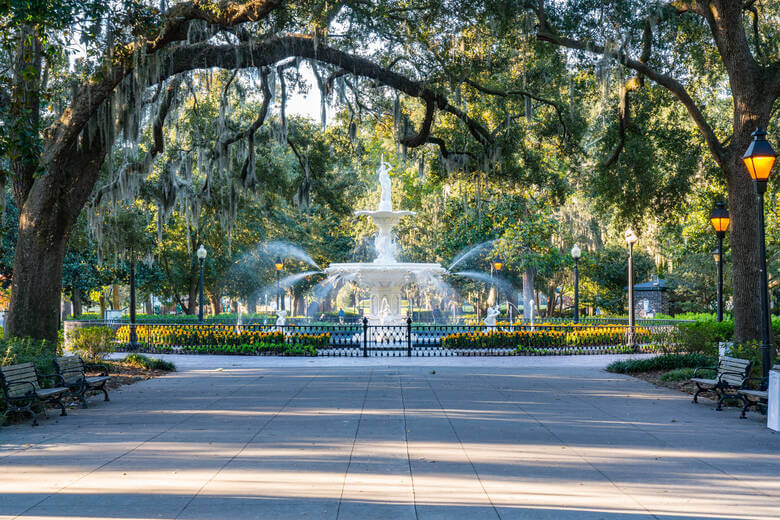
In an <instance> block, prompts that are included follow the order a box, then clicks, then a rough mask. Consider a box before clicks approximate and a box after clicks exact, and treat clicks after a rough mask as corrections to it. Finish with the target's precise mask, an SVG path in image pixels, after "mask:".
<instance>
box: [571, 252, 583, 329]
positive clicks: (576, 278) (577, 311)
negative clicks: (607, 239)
mask: <svg viewBox="0 0 780 520" xmlns="http://www.w3.org/2000/svg"><path fill="white" fill-rule="evenodd" d="M580 256H582V250H581V249H580V246H578V245H577V244H574V247H572V248H571V257H572V258H573V259H574V323H579V322H580V273H579V271H578V269H577V264H579V261H580Z"/></svg>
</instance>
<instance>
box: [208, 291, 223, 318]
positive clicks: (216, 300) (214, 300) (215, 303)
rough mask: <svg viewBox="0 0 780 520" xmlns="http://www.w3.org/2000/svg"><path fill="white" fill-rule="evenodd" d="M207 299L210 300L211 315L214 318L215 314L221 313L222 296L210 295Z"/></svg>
mask: <svg viewBox="0 0 780 520" xmlns="http://www.w3.org/2000/svg"><path fill="white" fill-rule="evenodd" d="M209 299H210V300H211V315H212V316H216V315H217V314H221V313H222V305H221V304H222V295H221V294H211V295H210V296H209Z"/></svg>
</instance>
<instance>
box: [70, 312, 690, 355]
mask: <svg viewBox="0 0 780 520" xmlns="http://www.w3.org/2000/svg"><path fill="white" fill-rule="evenodd" d="M681 323H687V322H683V321H680V320H638V321H637V324H636V325H635V326H634V327H633V329H632V328H630V327H629V326H628V325H627V324H625V323H621V322H620V321H618V320H612V322H609V321H607V320H603V321H595V322H585V323H578V324H573V323H570V322H567V323H551V322H545V323H535V324H531V323H519V322H518V323H515V324H513V325H506V324H499V325H497V326H494V327H488V326H485V325H443V324H442V325H439V324H419V323H413V322H411V320H407V322H406V323H405V324H395V325H377V324H371V323H369V322H368V320H362V322H359V323H349V324H285V325H272V324H256V323H252V324H241V325H238V324H235V323H234V324H230V325H228V324H213V323H212V324H174V323H158V324H151V323H142V324H136V325H135V332H136V337H137V342H138V343H137V344H136V345H130V346H129V348H128V342H129V341H130V327H132V325H130V324H127V323H107V322H90V323H89V325H90V326H95V325H105V326H109V327H112V328H113V329H114V330H116V333H117V346H118V348H119V349H120V350H128V349H133V350H135V349H137V350H141V351H145V352H151V353H201V354H243V355H263V354H276V355H279V354H282V355H319V356H433V355H436V356H452V355H459V356H464V355H560V354H603V353H623V352H626V353H628V352H655V351H660V350H667V349H670V348H671V347H672V346H673V344H674V341H675V339H674V336H675V333H676V331H677V327H678V326H679V324H681ZM80 325H82V326H83V325H85V324H80ZM68 328H69V327H67V326H66V342H67V335H68ZM70 328H72V327H70Z"/></svg>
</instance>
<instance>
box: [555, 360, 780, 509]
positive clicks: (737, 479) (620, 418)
mask: <svg viewBox="0 0 780 520" xmlns="http://www.w3.org/2000/svg"><path fill="white" fill-rule="evenodd" d="M620 375H623V374H620ZM623 380H626V381H629V382H632V381H631V380H637V381H642V382H644V383H647V384H648V385H651V386H652V388H653V389H654V390H655V389H658V388H659V387H657V386H655V385H653V384H652V383H650V382H647V381H644V380H643V379H639V378H637V377H633V376H625V379H623ZM661 388H663V387H661ZM670 391H671V392H674V390H671V389H670ZM565 395H568V396H574V397H575V398H576V399H577V400H578V401H580V402H583V403H586V404H588V405H589V406H590V407H591V408H595V409H596V410H598V411H600V412H601V413H603V414H604V415H606V416H607V417H612V418H613V419H618V420H621V421H623V422H624V423H625V424H627V425H631V426H632V427H634V428H636V429H637V430H639V431H640V432H642V433H643V434H645V435H647V436H648V437H652V438H653V439H655V440H656V441H658V442H659V443H660V444H662V445H663V446H665V447H667V448H671V449H675V448H678V447H677V446H674V445H672V444H670V443H669V442H667V441H665V440H664V439H662V438H660V437H658V436H657V435H655V434H654V433H652V432H650V431H647V430H645V429H644V428H642V427H641V426H640V425H639V424H637V423H636V422H634V421H627V420H625V419H624V418H622V417H619V416H617V415H614V414H611V413H610V412H609V411H607V410H604V409H602V408H600V407H599V406H597V405H596V404H594V403H592V402H590V400H587V401H586V400H585V399H584V398H583V397H582V396H581V395H579V394H565ZM686 400H687V399H686ZM691 459H693V460H695V461H697V462H700V463H701V464H702V465H704V466H707V467H709V468H711V469H712V470H715V471H717V472H719V473H721V474H722V475H723V476H726V477H729V478H731V479H732V480H735V481H738V482H742V483H743V484H744V485H745V486H746V487H748V488H750V489H752V490H753V491H754V492H756V493H758V494H760V495H764V496H765V497H767V498H776V497H775V496H774V495H772V494H770V493H767V492H765V491H762V490H761V489H758V488H755V487H753V486H752V485H751V484H749V483H748V482H746V481H744V480H742V479H741V478H739V477H737V476H735V475H732V474H731V473H729V472H728V471H725V470H724V469H722V468H719V467H718V466H715V465H714V464H713V463H711V462H709V461H707V460H706V459H702V458H700V457H691Z"/></svg>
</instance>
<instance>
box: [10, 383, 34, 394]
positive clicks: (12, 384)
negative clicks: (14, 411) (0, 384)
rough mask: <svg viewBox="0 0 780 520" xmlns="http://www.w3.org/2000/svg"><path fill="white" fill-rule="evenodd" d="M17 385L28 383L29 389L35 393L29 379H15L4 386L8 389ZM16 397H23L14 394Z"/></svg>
mask: <svg viewBox="0 0 780 520" xmlns="http://www.w3.org/2000/svg"><path fill="white" fill-rule="evenodd" d="M19 385H30V389H31V390H32V393H33V394H34V393H35V385H34V384H32V383H31V382H30V381H16V382H13V383H6V385H5V386H6V387H7V388H8V389H9V390H10V388H11V387H12V386H19ZM16 398H24V396H16Z"/></svg>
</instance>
